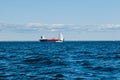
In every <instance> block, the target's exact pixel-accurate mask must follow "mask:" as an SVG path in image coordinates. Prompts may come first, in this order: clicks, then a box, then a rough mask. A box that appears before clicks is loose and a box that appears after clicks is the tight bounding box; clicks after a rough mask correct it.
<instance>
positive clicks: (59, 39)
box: [40, 33, 64, 42]
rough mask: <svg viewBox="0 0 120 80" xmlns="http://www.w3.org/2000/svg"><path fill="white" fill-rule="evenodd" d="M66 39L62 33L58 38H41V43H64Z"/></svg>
mask: <svg viewBox="0 0 120 80" xmlns="http://www.w3.org/2000/svg"><path fill="white" fill-rule="evenodd" d="M63 41H64V38H63V35H62V33H60V34H59V37H58V38H49V39H47V38H45V37H44V36H41V39H40V42H63Z"/></svg>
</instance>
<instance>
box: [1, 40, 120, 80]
mask: <svg viewBox="0 0 120 80" xmlns="http://www.w3.org/2000/svg"><path fill="white" fill-rule="evenodd" d="M0 80H120V41H65V42H37V41H23V42H17V41H16V42H14V41H13V42H0Z"/></svg>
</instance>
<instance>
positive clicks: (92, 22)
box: [0, 0, 120, 41]
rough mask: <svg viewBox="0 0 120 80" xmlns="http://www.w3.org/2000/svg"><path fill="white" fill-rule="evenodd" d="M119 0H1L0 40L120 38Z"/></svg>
mask: <svg viewBox="0 0 120 80" xmlns="http://www.w3.org/2000/svg"><path fill="white" fill-rule="evenodd" d="M119 3H120V0H0V41H21V40H22V41H24V40H30V41H31V40H35V41H37V40H38V39H39V38H40V36H41V35H44V36H46V37H48V38H50V37H57V36H58V34H59V32H62V33H63V35H64V37H65V39H66V40H120V37H119V34H120V23H119V21H120V10H119V9H120V5H119Z"/></svg>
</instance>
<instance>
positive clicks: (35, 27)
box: [0, 23, 120, 32]
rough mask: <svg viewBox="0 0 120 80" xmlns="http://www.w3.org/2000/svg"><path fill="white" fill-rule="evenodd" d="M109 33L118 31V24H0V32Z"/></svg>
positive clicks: (119, 27) (119, 28) (119, 26)
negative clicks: (71, 31) (75, 31)
mask: <svg viewBox="0 0 120 80" xmlns="http://www.w3.org/2000/svg"><path fill="white" fill-rule="evenodd" d="M2 30H4V31H16V32H17V31H41V30H44V31H45V30H47V31H61V30H63V31H70V30H73V31H74V30H77V31H111V30H114V31H115V30H120V24H101V25H75V24H41V23H28V24H8V23H0V31H2Z"/></svg>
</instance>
